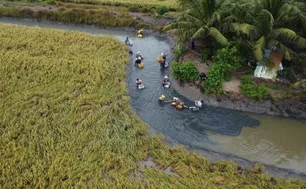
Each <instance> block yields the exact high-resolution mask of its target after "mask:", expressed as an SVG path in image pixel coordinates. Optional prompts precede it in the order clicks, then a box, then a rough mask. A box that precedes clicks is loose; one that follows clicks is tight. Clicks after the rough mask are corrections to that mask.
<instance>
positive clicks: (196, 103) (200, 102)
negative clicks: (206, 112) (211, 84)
mask: <svg viewBox="0 0 306 189" xmlns="http://www.w3.org/2000/svg"><path fill="white" fill-rule="evenodd" d="M194 104H195V107H197V108H200V109H201V108H202V106H203V104H204V100H201V101H199V100H198V101H195V102H194Z"/></svg>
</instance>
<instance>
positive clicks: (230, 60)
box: [213, 47, 241, 80]
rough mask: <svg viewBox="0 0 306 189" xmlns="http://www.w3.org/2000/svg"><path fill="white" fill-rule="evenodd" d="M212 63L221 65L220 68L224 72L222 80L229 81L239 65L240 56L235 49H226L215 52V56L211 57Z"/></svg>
mask: <svg viewBox="0 0 306 189" xmlns="http://www.w3.org/2000/svg"><path fill="white" fill-rule="evenodd" d="M213 62H214V63H216V64H220V63H221V64H222V65H221V67H220V68H221V69H222V71H224V79H225V80H230V79H231V77H232V75H233V73H234V72H235V71H236V69H237V68H238V67H239V66H240V64H241V56H240V54H239V52H238V50H237V48H236V47H226V48H222V49H219V50H217V53H216V55H215V56H213Z"/></svg>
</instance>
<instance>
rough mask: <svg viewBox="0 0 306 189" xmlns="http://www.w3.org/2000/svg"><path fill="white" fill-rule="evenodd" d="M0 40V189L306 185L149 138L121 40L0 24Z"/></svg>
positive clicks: (305, 185) (273, 186)
mask: <svg viewBox="0 0 306 189" xmlns="http://www.w3.org/2000/svg"><path fill="white" fill-rule="evenodd" d="M0 41H1V43H0V53H1V56H0V73H1V74H0V109H1V111H0V119H1V121H0V157H1V158H0V186H1V187H0V188H4V189H8V188H14V189H15V188H30V189H34V188H188V189H190V188H209V189H213V188H260V189H262V188H306V184H305V183H304V182H302V181H300V180H284V179H278V178H273V177H271V176H269V175H266V174H263V173H262V170H261V168H260V166H256V167H254V168H253V169H250V170H243V169H241V168H240V167H239V166H237V165H235V164H233V163H231V162H227V161H220V162H216V163H210V162H208V161H207V160H206V159H205V158H204V157H203V156H200V155H196V154H194V153H190V152H188V151H187V150H185V149H184V148H183V147H174V148H170V147H168V146H166V145H165V144H163V142H162V136H148V135H147V131H148V126H147V125H146V124H145V123H143V122H142V121H141V120H140V119H139V118H138V117H137V116H136V115H135V113H134V112H133V110H132V109H131V107H130V99H129V96H128V89H127V84H126V79H125V77H126V65H127V64H128V62H129V54H128V48H127V47H126V46H125V45H123V44H122V43H121V42H120V41H118V40H117V39H115V38H112V37H102V36H91V35H89V34H86V33H80V32H71V31H60V30H53V29H39V28H32V27H23V26H14V25H4V24H2V25H0ZM147 159H149V160H150V159H152V162H151V164H155V165H154V166H151V167H145V166H142V165H143V162H144V161H147ZM165 170H170V171H165Z"/></svg>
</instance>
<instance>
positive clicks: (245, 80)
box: [240, 75, 270, 101]
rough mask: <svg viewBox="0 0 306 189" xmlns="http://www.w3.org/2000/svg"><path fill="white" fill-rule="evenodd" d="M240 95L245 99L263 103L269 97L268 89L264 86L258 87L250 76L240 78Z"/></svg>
mask: <svg viewBox="0 0 306 189" xmlns="http://www.w3.org/2000/svg"><path fill="white" fill-rule="evenodd" d="M240 89H241V93H242V94H244V95H245V96H247V97H250V98H253V99H256V100H259V101H263V100H265V99H267V98H268V97H269V94H270V92H269V89H268V87H267V86H266V85H264V84H260V85H259V86H258V85H257V84H256V83H255V82H254V81H253V80H252V79H251V76H249V75H245V76H243V77H242V78H241V85H240Z"/></svg>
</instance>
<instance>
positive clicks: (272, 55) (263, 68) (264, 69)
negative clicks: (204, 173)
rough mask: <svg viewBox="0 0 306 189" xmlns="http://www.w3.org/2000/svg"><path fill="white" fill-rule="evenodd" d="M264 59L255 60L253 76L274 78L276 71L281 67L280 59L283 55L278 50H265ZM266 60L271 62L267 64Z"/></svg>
mask: <svg viewBox="0 0 306 189" xmlns="http://www.w3.org/2000/svg"><path fill="white" fill-rule="evenodd" d="M264 59H265V60H266V61H261V62H257V66H256V69H255V71H254V76H255V77H259V78H264V79H272V80H275V79H276V76H277V71H278V70H279V69H282V62H281V61H282V59H283V56H282V55H281V54H280V53H278V52H275V51H270V50H265V52H264ZM267 60H268V61H267ZM267 62H270V63H271V64H269V65H267Z"/></svg>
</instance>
